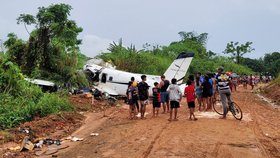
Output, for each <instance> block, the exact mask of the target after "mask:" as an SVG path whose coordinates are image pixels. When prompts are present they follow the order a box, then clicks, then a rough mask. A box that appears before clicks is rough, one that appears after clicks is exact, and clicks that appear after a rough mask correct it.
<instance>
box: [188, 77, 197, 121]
mask: <svg viewBox="0 0 280 158" xmlns="http://www.w3.org/2000/svg"><path fill="white" fill-rule="evenodd" d="M185 96H186V99H187V103H188V107H189V109H190V117H189V120H192V116H193V119H194V120H195V121H196V120H197V118H196V117H195V116H194V108H195V104H194V101H195V91H194V85H193V84H192V81H190V80H188V81H187V86H186V88H185Z"/></svg>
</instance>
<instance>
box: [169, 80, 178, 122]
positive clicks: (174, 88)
mask: <svg viewBox="0 0 280 158" xmlns="http://www.w3.org/2000/svg"><path fill="white" fill-rule="evenodd" d="M171 83H172V84H171V85H170V86H169V87H168V90H167V91H168V92H169V96H170V107H171V110H170V118H169V119H168V121H172V113H173V109H174V121H178V119H177V112H178V108H179V107H180V101H181V99H182V91H181V90H180V88H179V86H178V85H177V84H176V83H177V79H176V78H173V79H172V80H171Z"/></svg>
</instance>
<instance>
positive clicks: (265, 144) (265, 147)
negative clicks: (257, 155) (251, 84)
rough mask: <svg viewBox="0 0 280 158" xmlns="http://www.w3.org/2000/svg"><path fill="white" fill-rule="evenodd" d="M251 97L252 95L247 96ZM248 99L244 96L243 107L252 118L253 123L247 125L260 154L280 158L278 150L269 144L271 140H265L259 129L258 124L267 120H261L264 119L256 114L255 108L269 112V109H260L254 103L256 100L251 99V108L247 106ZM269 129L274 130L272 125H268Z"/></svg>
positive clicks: (271, 143)
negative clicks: (260, 151) (251, 131)
mask: <svg viewBox="0 0 280 158" xmlns="http://www.w3.org/2000/svg"><path fill="white" fill-rule="evenodd" d="M249 95H251V97H253V96H252V94H249ZM248 99H250V98H249V97H248V95H246V96H245V101H244V102H245V103H246V104H244V106H245V107H246V108H247V109H248V110H249V111H250V112H251V114H252V118H253V122H252V125H250V124H249V127H250V128H251V129H252V130H253V132H254V134H255V136H256V141H257V142H258V148H259V149H261V150H262V152H263V153H264V154H265V155H266V156H267V157H270V158H280V152H279V150H278V149H277V148H276V147H275V146H274V145H273V142H271V140H269V139H267V138H266V137H265V135H264V133H263V131H262V129H261V127H260V126H261V125H260V124H259V122H261V121H264V122H266V121H267V120H262V119H264V117H262V115H261V114H258V112H257V110H256V109H257V108H260V107H261V108H264V109H265V110H268V111H271V109H269V108H267V107H262V106H261V105H258V104H257V103H256V102H258V101H257V100H255V99H253V100H250V102H254V104H253V105H252V106H249V105H248ZM268 125H269V127H270V128H272V129H274V127H273V126H272V125H273V124H272V123H269V124H268Z"/></svg>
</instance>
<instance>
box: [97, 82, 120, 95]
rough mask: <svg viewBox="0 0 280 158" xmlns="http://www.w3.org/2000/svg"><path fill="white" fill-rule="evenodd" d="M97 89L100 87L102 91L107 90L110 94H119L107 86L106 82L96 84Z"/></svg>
mask: <svg viewBox="0 0 280 158" xmlns="http://www.w3.org/2000/svg"><path fill="white" fill-rule="evenodd" d="M94 87H95V88H96V89H98V90H99V91H101V92H106V93H108V94H109V95H119V94H118V93H117V92H116V91H115V90H113V89H112V88H110V87H109V86H107V85H106V84H103V83H99V84H98V85H97V86H94Z"/></svg>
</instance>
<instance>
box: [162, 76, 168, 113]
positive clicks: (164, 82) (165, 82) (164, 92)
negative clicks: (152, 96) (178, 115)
mask: <svg viewBox="0 0 280 158" xmlns="http://www.w3.org/2000/svg"><path fill="white" fill-rule="evenodd" d="M169 85H170V83H169V81H168V80H166V79H165V76H164V75H162V76H161V82H160V84H159V88H160V102H161V103H162V107H163V113H165V112H166V110H167V112H169V94H168V92H167V88H168V86H169Z"/></svg>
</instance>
